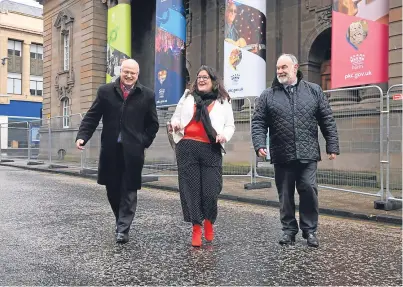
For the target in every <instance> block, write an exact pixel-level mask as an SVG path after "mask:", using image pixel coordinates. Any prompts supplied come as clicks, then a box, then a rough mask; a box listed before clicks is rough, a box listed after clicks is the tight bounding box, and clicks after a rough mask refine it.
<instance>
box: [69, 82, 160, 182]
mask: <svg viewBox="0 0 403 287" xmlns="http://www.w3.org/2000/svg"><path fill="white" fill-rule="evenodd" d="M101 118H102V123H103V127H102V133H101V152H100V156H99V166H98V183H99V184H101V185H107V184H109V183H112V184H113V182H116V179H117V177H119V176H120V175H119V174H117V168H116V166H117V165H124V166H125V170H126V173H127V174H126V175H127V181H126V182H127V189H129V190H134V189H137V190H138V189H140V188H141V173H142V169H143V165H144V149H145V148H148V147H150V145H151V144H152V142H153V140H154V139H155V136H156V134H157V132H158V129H159V124H158V117H157V110H156V104H155V95H154V92H153V91H152V90H151V89H149V88H147V87H145V86H143V85H142V84H140V83H139V82H138V81H137V83H136V85H135V87H134V88H133V89H132V90H131V91H130V93H129V95H128V97H127V98H126V100H125V99H124V97H123V92H122V90H121V87H120V79H117V80H116V81H115V82H114V83H109V84H105V85H102V86H101V87H100V88H99V89H98V93H97V96H96V99H95V101H94V102H93V104H92V106H91V108H90V109H89V110H88V112H87V113H86V114H85V116H84V118H83V120H82V122H81V125H80V128H79V131H78V133H77V138H76V140H77V139H82V140H84V145H85V144H86V143H87V142H88V141H89V140H90V138H91V136H92V135H93V133H94V131H95V129H96V128H97V126H98V124H99V121H100V120H101ZM119 133H121V142H122V145H123V155H124V162H117V157H116V155H117V147H118V145H117V141H118V136H119Z"/></svg>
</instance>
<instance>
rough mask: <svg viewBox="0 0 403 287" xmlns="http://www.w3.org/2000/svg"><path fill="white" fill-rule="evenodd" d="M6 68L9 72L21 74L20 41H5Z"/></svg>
mask: <svg viewBox="0 0 403 287" xmlns="http://www.w3.org/2000/svg"><path fill="white" fill-rule="evenodd" d="M7 57H8V63H7V70H8V72H9V73H17V74H21V72H22V60H21V57H22V42H21V41H16V40H8V43H7Z"/></svg>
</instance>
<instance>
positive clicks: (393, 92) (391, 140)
mask: <svg viewBox="0 0 403 287" xmlns="http://www.w3.org/2000/svg"><path fill="white" fill-rule="evenodd" d="M402 94H403V85H402V84H400V85H394V86H391V87H390V88H389V90H388V92H387V93H386V95H385V97H384V99H383V103H384V105H383V106H384V111H385V113H384V117H385V119H386V120H385V124H384V126H383V129H382V131H381V133H382V134H383V135H384V139H385V140H384V145H385V153H386V155H385V157H384V159H383V160H384V162H385V164H384V166H385V168H384V173H385V193H384V197H385V198H384V199H385V200H388V199H393V200H400V201H401V200H402V199H401V197H402V190H403V187H402V185H403V184H402V181H403V172H402V150H403V148H402V142H403V140H402V129H403V117H402Z"/></svg>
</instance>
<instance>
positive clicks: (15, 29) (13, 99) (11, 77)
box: [0, 0, 43, 118]
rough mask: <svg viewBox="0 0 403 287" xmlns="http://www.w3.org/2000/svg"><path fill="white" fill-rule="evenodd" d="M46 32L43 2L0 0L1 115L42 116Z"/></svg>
mask: <svg viewBox="0 0 403 287" xmlns="http://www.w3.org/2000/svg"><path fill="white" fill-rule="evenodd" d="M42 33H43V21H42V8H41V6H40V5H38V6H29V5H25V4H21V3H19V2H14V1H12V0H3V1H0V60H1V61H0V116H10V117H24V116H25V117H37V118H39V117H40V110H41V103H42V91H43V89H42V82H43V80H42V70H43V69H42V68H43V47H42V44H43V36H42ZM31 107H32V108H31Z"/></svg>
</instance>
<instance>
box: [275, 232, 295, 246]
mask: <svg viewBox="0 0 403 287" xmlns="http://www.w3.org/2000/svg"><path fill="white" fill-rule="evenodd" d="M278 243H280V245H294V243H295V235H290V234H286V233H284V234H283V236H281V238H280V241H279V242H278Z"/></svg>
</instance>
